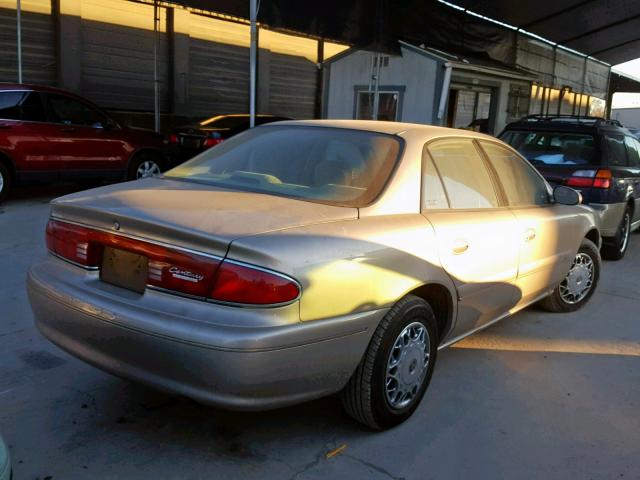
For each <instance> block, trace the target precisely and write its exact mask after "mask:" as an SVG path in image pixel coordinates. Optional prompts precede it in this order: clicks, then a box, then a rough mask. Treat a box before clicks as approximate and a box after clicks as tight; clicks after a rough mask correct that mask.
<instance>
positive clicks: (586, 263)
mask: <svg viewBox="0 0 640 480" xmlns="http://www.w3.org/2000/svg"><path fill="white" fill-rule="evenodd" d="M600 263H601V261H600V252H599V251H598V247H596V245H595V243H593V242H592V241H591V240H588V239H586V238H585V239H584V240H582V244H581V245H580V249H579V250H578V253H577V254H576V256H575V257H574V259H573V262H572V263H571V269H570V270H569V272H568V273H567V276H566V277H565V278H564V279H563V280H562V282H560V284H559V285H558V286H557V287H556V288H554V289H553V292H552V293H551V295H549V296H548V297H546V298H544V299H542V300H541V301H540V306H541V307H542V308H544V309H545V310H547V311H549V312H553V313H566V312H575V311H576V310H578V309H580V308H582V307H583V306H584V305H585V304H586V303H587V302H588V301H589V299H590V298H591V296H592V295H593V292H595V290H596V287H597V285H598V280H599V278H600Z"/></svg>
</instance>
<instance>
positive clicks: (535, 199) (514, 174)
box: [480, 142, 549, 206]
mask: <svg viewBox="0 0 640 480" xmlns="http://www.w3.org/2000/svg"><path fill="white" fill-rule="evenodd" d="M480 144H481V145H482V148H483V150H484V151H485V153H486V154H487V156H488V157H489V160H490V161H491V164H492V165H493V168H494V170H495V171H496V172H497V174H498V177H499V178H500V183H502V187H503V188H504V191H505V193H506V195H507V200H508V201H509V205H513V206H527V205H546V204H548V203H549V192H548V190H547V186H546V184H545V182H544V180H542V178H541V177H540V175H538V173H537V172H536V171H535V170H534V169H533V167H532V166H531V165H529V164H528V163H527V162H525V161H524V160H522V158H520V157H519V156H517V155H516V154H515V153H513V152H512V151H510V150H509V149H507V148H504V147H501V146H500V145H497V144H495V143H492V142H480Z"/></svg>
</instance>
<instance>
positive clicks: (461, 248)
mask: <svg viewBox="0 0 640 480" xmlns="http://www.w3.org/2000/svg"><path fill="white" fill-rule="evenodd" d="M451 250H452V251H453V254H454V255H460V254H461V253H464V252H466V251H467V250H469V242H467V241H466V240H456V242H455V243H454V244H453V248H452V249H451Z"/></svg>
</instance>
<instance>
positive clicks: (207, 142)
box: [202, 137, 224, 148]
mask: <svg viewBox="0 0 640 480" xmlns="http://www.w3.org/2000/svg"><path fill="white" fill-rule="evenodd" d="M223 141H224V139H223V138H210V137H208V138H205V139H204V141H203V142H202V146H203V147H204V148H211V147H215V146H216V145H218V144H219V143H222V142H223Z"/></svg>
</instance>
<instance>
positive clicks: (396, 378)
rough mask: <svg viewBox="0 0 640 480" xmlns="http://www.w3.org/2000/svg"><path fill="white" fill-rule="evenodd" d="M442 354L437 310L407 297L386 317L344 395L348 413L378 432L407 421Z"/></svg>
mask: <svg viewBox="0 0 640 480" xmlns="http://www.w3.org/2000/svg"><path fill="white" fill-rule="evenodd" d="M437 352H438V328H437V323H436V318H435V315H434V314H433V310H432V309H431V307H430V306H429V304H428V303H427V302H425V301H424V300H423V299H421V298H419V297H416V296H413V295H407V296H406V297H404V298H403V299H402V300H400V301H399V302H398V303H396V304H395V305H394V306H393V308H392V309H391V310H389V312H387V314H386V315H385V316H384V318H383V319H382V321H381V322H380V325H378V328H377V329H376V331H375V332H374V334H373V337H372V339H371V342H370V344H369V347H368V348H367V351H366V353H365V355H364V358H363V359H362V361H361V362H360V365H358V368H357V369H356V371H355V373H354V374H353V376H352V377H351V379H350V380H349V383H348V384H347V386H346V387H345V389H344V390H343V392H342V404H343V406H344V408H345V410H346V412H347V413H348V414H349V415H350V416H351V417H353V418H354V419H355V420H357V421H358V422H360V423H362V424H364V425H367V426H368V427H370V428H372V429H375V430H384V429H387V428H391V427H394V426H396V425H398V424H400V423H402V422H404V421H405V420H406V419H407V418H409V417H410V416H411V415H412V414H413V412H414V411H415V409H416V408H417V407H418V405H419V404H420V400H421V399H422V397H423V396H424V393H425V391H426V389H427V386H428V385H429V382H430V380H431V375H432V374H433V369H434V367H435V363H436V356H437Z"/></svg>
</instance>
